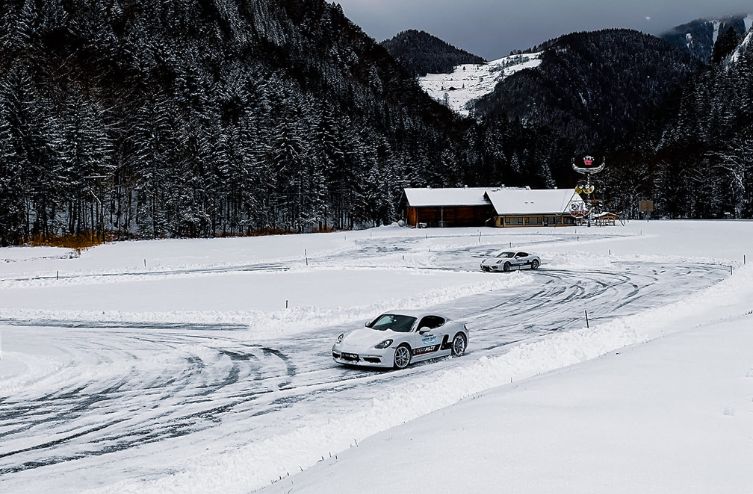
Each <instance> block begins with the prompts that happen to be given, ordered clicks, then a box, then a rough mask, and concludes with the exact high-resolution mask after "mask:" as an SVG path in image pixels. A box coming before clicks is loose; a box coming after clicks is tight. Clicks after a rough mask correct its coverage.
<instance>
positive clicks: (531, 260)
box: [481, 250, 541, 273]
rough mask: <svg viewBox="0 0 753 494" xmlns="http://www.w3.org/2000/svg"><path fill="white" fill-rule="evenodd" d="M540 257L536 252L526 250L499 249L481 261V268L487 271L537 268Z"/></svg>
mask: <svg viewBox="0 0 753 494" xmlns="http://www.w3.org/2000/svg"><path fill="white" fill-rule="evenodd" d="M539 266H541V258H540V257H539V256H537V255H536V254H529V253H527V252H512V251H506V250H503V251H500V252H496V253H495V254H494V255H492V257H489V258H486V259H484V260H483V261H482V262H481V270H482V271H485V272H487V273H489V272H492V271H505V272H507V271H512V270H513V269H523V268H524V267H526V268H530V269H539Z"/></svg>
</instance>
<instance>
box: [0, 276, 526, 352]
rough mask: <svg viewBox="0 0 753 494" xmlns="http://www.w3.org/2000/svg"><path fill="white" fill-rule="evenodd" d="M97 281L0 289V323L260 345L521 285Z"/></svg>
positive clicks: (501, 281) (370, 279)
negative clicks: (198, 333)
mask: <svg viewBox="0 0 753 494" xmlns="http://www.w3.org/2000/svg"><path fill="white" fill-rule="evenodd" d="M96 280H97V283H84V284H81V283H78V282H76V281H77V280H71V281H74V282H75V283H67V282H66V280H62V283H60V284H55V283H53V284H46V285H43V286H32V287H23V288H18V287H15V288H5V289H2V288H0V319H25V320H34V319H42V320H44V319H55V320H57V321H100V322H101V321H107V322H110V323H118V322H120V323H123V322H131V323H136V322H139V323H143V322H152V323H181V322H186V323H188V322H190V323H194V324H196V323H200V324H209V323H215V324H219V323H226V324H247V325H248V326H249V335H248V338H249V339H252V340H259V339H261V338H268V337H270V336H275V335H279V334H280V333H281V332H283V331H285V333H286V334H291V332H292V331H293V329H294V328H296V327H304V328H306V329H307V330H310V329H315V328H317V327H320V326H323V325H328V324H335V323H345V322H348V321H354V320H358V319H370V318H373V316H374V315H375V314H376V313H378V312H384V311H387V310H390V309H399V308H411V307H425V306H433V305H438V304H441V303H446V302H450V301H452V300H454V299H458V298H462V297H465V296H470V295H474V294H477V293H482V292H485V291H491V290H500V289H507V288H512V287H514V286H516V285H518V284H522V283H523V282H525V280H526V278H525V277H514V278H496V279H494V278H489V277H485V276H483V275H482V274H481V273H468V272H465V273H463V272H452V271H439V270H419V269H365V268H350V269H296V270H292V271H287V272H247V273H244V272H240V273H237V272H236V273H224V274H211V273H210V274H201V275H199V274H193V275H175V276H160V277H156V278H153V279H148V278H139V279H137V280H133V279H125V280H123V279H118V278H111V277H107V278H104V279H101V278H99V279H96ZM324 287H326V288H324Z"/></svg>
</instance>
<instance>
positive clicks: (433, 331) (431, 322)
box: [411, 316, 447, 362]
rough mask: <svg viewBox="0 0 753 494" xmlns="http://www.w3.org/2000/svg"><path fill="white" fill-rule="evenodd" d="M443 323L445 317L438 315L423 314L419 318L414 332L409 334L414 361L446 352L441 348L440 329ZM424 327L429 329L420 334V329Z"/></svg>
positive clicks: (441, 334)
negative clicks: (423, 315)
mask: <svg viewBox="0 0 753 494" xmlns="http://www.w3.org/2000/svg"><path fill="white" fill-rule="evenodd" d="M444 324H445V319H444V318H442V317H439V316H425V317H423V318H421V320H420V321H419V322H418V325H417V326H416V328H415V330H414V333H413V334H412V335H411V337H412V338H411V348H412V349H413V361H414V362H418V361H421V360H426V359H430V358H435V357H438V356H440V355H445V354H446V353H447V351H446V350H442V340H443V336H444V334H443V333H442V331H441V327H442V326H444ZM425 328H429V331H428V332H425V333H424V334H421V332H420V330H421V329H425Z"/></svg>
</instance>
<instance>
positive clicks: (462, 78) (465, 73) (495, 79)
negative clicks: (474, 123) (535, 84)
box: [419, 52, 543, 116]
mask: <svg viewBox="0 0 753 494" xmlns="http://www.w3.org/2000/svg"><path fill="white" fill-rule="evenodd" d="M542 54H543V52H536V53H521V54H519V55H510V56H508V57H504V58H500V59H499V60H493V61H491V62H488V63H485V64H464V65H458V66H457V67H455V69H454V70H453V72H452V73H451V74H427V75H426V76H425V77H421V78H419V84H420V85H421V88H422V89H423V90H424V91H426V92H427V93H428V94H429V96H431V97H432V98H434V99H435V100H436V101H439V102H440V103H443V104H444V105H445V106H447V107H449V108H450V109H452V110H453V111H455V112H457V113H459V114H461V115H464V116H468V115H470V111H471V108H470V107H471V103H472V102H473V101H476V100H478V99H479V98H482V97H483V96H486V95H487V94H491V93H492V92H494V88H495V87H496V86H497V84H498V83H499V82H501V81H503V80H505V79H506V78H508V77H510V76H511V75H513V74H515V73H517V72H520V71H521V70H525V69H535V68H537V67H538V66H539V65H541V61H542V60H541V55H542Z"/></svg>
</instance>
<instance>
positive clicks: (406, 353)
mask: <svg viewBox="0 0 753 494" xmlns="http://www.w3.org/2000/svg"><path fill="white" fill-rule="evenodd" d="M410 360H411V354H410V348H409V347H408V345H400V346H399V347H397V348H396V349H395V369H405V368H406V367H408V366H409V365H410Z"/></svg>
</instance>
